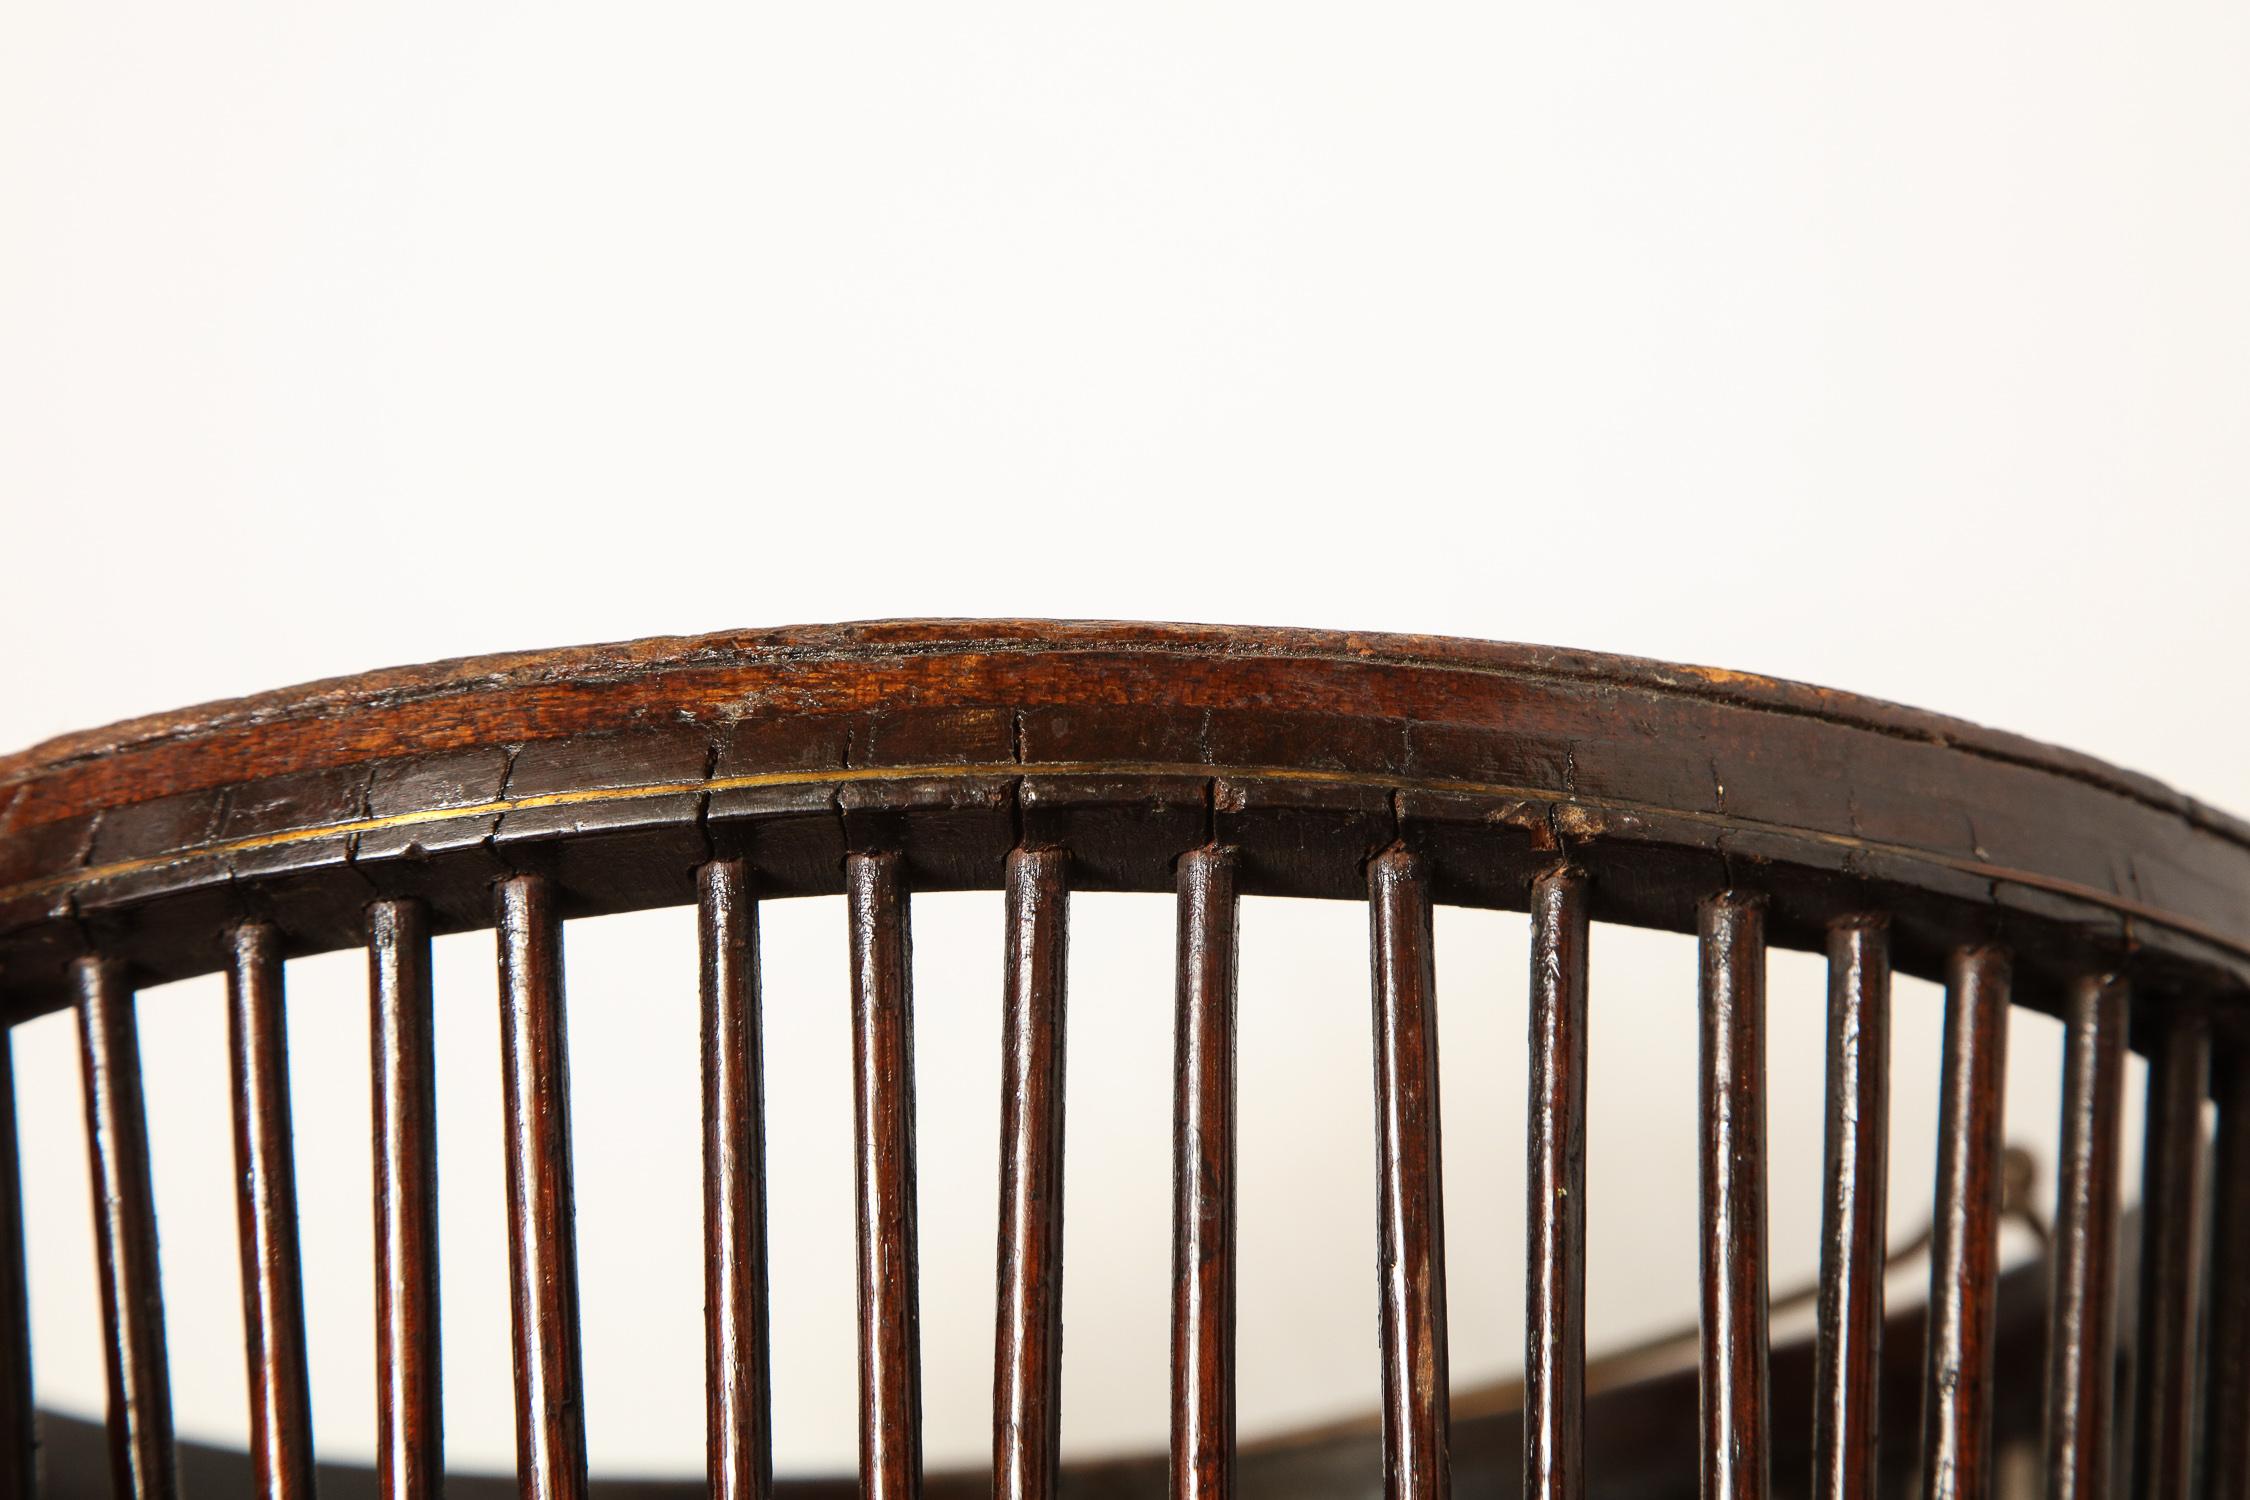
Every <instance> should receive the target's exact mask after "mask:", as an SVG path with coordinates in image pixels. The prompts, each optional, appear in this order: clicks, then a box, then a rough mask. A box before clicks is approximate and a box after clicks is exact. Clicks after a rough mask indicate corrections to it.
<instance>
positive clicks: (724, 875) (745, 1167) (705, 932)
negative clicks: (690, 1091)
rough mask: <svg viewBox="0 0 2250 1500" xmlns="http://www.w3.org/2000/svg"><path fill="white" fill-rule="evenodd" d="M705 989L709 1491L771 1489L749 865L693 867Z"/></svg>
mask: <svg viewBox="0 0 2250 1500" xmlns="http://www.w3.org/2000/svg"><path fill="white" fill-rule="evenodd" d="M696 889H697V900H696V924H697V940H698V946H699V951H700V953H701V958H702V991H703V994H702V1000H703V1028H702V1031H703V1320H704V1321H703V1340H704V1342H703V1388H704V1409H705V1422H706V1433H705V1445H704V1463H705V1473H706V1476H707V1478H708V1480H709V1483H710V1491H711V1496H712V1500H766V1497H767V1496H768V1495H770V1494H771V1493H772V1492H773V1425H772V1424H773V1391H772V1384H773V1371H772V1366H771V1363H770V1354H769V1347H768V1344H769V1340H768V1335H767V1322H766V1313H767V1303H766V1137H765V1049H764V1045H763V1032H762V1025H761V1018H760V1015H759V1006H760V985H759V977H758V976H759V969H758V906H757V900H756V897H755V895H754V893H753V891H752V889H751V884H750V870H749V866H748V865H747V864H746V863H744V862H743V861H742V860H739V859H719V860H713V861H711V862H710V863H709V864H706V865H705V866H703V868H702V870H701V871H700V872H699V873H698V874H697V877H696Z"/></svg>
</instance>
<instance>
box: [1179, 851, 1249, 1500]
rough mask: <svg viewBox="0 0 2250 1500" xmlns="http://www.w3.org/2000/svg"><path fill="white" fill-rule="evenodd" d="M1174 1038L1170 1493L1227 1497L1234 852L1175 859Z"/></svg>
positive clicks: (1231, 1485) (1231, 1480)
mask: <svg viewBox="0 0 2250 1500" xmlns="http://www.w3.org/2000/svg"><path fill="white" fill-rule="evenodd" d="M1178 900H1179V986H1178V999H1177V1007H1178V1008H1177V1015H1176V1021H1175V1025H1174V1030H1173V1039H1172V1099H1173V1106H1172V1442H1171V1457H1170V1465H1169V1478H1170V1494H1171V1497H1172V1500H1232V1497H1233V1495H1234V1492H1235V1440H1234V1395H1235V1391H1234V1285H1235V1241H1234V1174H1235V1135H1234V1081H1235V1061H1234V1035H1235V1031H1234V978H1235V941H1234V940H1235V913H1236V908H1237V904H1238V900H1237V897H1236V894H1235V856H1234V851H1233V850H1231V849H1227V848H1224V847H1220V846H1213V847H1209V848H1203V849H1196V850H1192V851H1190V852H1189V853H1187V854H1184V855H1182V856H1180V865H1179V896H1178Z"/></svg>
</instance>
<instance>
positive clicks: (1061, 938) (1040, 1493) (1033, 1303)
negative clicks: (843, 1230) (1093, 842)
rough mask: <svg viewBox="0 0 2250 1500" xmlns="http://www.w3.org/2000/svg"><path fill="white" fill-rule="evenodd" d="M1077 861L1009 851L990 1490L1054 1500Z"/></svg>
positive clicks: (1054, 852)
mask: <svg viewBox="0 0 2250 1500" xmlns="http://www.w3.org/2000/svg"><path fill="white" fill-rule="evenodd" d="M1068 874H1069V862H1068V858H1067V856H1065V855H1064V854H1063V852H1062V851H1061V850H1060V849H1018V850H1016V851H1015V852H1014V853H1012V854H1010V855H1009V856H1008V868H1007V873H1006V876H1005V879H1006V881H1007V891H1008V918H1007V921H1008V926H1007V976H1006V980H1005V985H1006V991H1005V1004H1004V1009H1003V1020H1002V1032H1001V1047H1000V1057H1001V1069H1002V1074H1001V1085H1000V1236H999V1237H1000V1247H999V1265H1000V1270H999V1315H998V1329H997V1332H996V1334H995V1337H994V1345H995V1347H994V1353H993V1368H992V1386H993V1389H992V1409H993V1421H992V1473H993V1493H994V1495H995V1496H996V1497H1000V1500H1051V1497H1052V1496H1053V1495H1054V1494H1055V1493H1056V1485H1057V1482H1058V1477H1059V1475H1060V1473H1061V1466H1062V1332H1063V1330H1062V1275H1063V1259H1062V1249H1063V1170H1062V1169H1063V1059H1064V1046H1063V1041H1064V1028H1063V1018H1064V1002H1063V969H1064V959H1065V956H1066V953H1067V950H1068V946H1069V940H1068V917H1069V910H1070V908H1069V901H1070V896H1069V887H1068V884H1067V880H1068Z"/></svg>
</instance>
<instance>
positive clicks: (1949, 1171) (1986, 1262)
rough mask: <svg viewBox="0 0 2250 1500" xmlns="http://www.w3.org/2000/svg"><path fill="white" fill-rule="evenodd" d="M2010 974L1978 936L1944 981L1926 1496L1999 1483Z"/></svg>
mask: <svg viewBox="0 0 2250 1500" xmlns="http://www.w3.org/2000/svg"><path fill="white" fill-rule="evenodd" d="M2010 978H2011V967H2010V956H2009V954H2008V951H2007V950H2006V949H2004V948H1998V947H1992V946H1979V947H1973V948H1964V949H1961V950H1959V951H1957V952H1955V954H1954V955H1953V958H1952V961H1951V965H1950V972H1949V976H1948V979H1947V983H1946V994H1945V1052H1944V1059H1943V1061H1942V1062H1941V1063H1940V1064H1939V1074H1938V1157H1937V1209H1936V1218H1935V1219H1934V1220H1933V1222H1932V1224H1931V1240H1930V1341H1929V1349H1928V1358H1927V1361H1926V1365H1927V1373H1926V1375H1925V1377H1924V1381H1923V1388H1922V1493H1923V1494H1924V1495H1925V1496H1926V1497H1928V1500H1984V1497H1985V1496H1987V1495H1989V1494H1991V1493H1992V1488H1991V1485H1992V1426H1993V1423H1992V1403H1993V1390H1992V1376H1993V1357H1992V1353H1993V1351H1992V1343H1993V1319H1994V1316H1995V1311H1996V1307H1997V1302H1996V1298H1997V1288H1998V1284H1999V1276H2000V1190H2001V1185H2002V1181H2001V1170H2000V1158H2001V1146H2002V1141H2001V1135H2000V1126H2001V1119H2002V1113H2001V1109H2002V1103H2003V1098H2004V1092H2005V1089H2006V1085H2007V1076H2008V1075H2007V1068H2008V1003H2009V982H2010Z"/></svg>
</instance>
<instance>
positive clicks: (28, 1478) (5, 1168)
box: [0, 1029, 38, 1500]
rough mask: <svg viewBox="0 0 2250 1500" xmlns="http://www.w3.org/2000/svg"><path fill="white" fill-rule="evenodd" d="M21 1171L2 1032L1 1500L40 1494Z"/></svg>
mask: <svg viewBox="0 0 2250 1500" xmlns="http://www.w3.org/2000/svg"><path fill="white" fill-rule="evenodd" d="M23 1224H24V1220H23V1170H22V1164H21V1162H20V1160H19V1159H18V1157H17V1155H16V1063H15V1046H14V1039H13V1038H12V1037H11V1036H10V1035H9V1034H8V1032H7V1031H6V1030H5V1029H0V1500H31V1497H32V1495H33V1494H34V1493H35V1492H36V1491H37V1488H38V1484H37V1467H38V1449H37V1429H36V1428H35V1427H34V1426H33V1422H32V1405H31V1402H32V1388H31V1288H30V1283H29V1282H28V1281H27V1280H26V1278H25V1274H24V1258H23Z"/></svg>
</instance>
